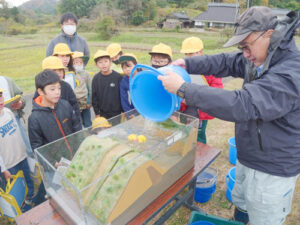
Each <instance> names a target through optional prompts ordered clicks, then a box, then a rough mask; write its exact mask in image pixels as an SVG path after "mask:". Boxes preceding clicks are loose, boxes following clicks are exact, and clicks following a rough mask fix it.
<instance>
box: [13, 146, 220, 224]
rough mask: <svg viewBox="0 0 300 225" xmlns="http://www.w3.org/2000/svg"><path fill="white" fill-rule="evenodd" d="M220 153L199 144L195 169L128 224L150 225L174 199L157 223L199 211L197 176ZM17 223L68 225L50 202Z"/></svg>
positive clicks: (18, 219) (19, 218)
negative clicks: (185, 210) (182, 212)
mask: <svg viewBox="0 0 300 225" xmlns="http://www.w3.org/2000/svg"><path fill="white" fill-rule="evenodd" d="M219 154H220V150H218V149H215V148H212V147H209V146H208V145H205V144H202V143H198V145H197V148H196V158H195V164H194V168H192V169H191V170H189V171H188V172H187V173H186V174H185V175H183V176H182V177H181V178H180V179H178V180H177V181H176V182H175V183H174V184H173V185H172V186H171V187H169V188H168V189H167V190H166V191H165V192H164V193H162V194H161V195H160V196H159V197H158V198H157V199H155V200H154V201H153V202H152V203H151V204H150V205H149V206H148V207H147V208H145V209H144V210H143V211H142V212H141V213H139V214H138V215H137V216H136V217H135V218H134V219H132V220H131V221H130V222H129V223H128V225H137V224H145V223H147V222H148V221H150V220H151V219H152V218H153V217H154V216H156V215H157V214H158V213H159V212H160V211H161V210H162V209H163V208H165V207H166V206H167V205H168V204H170V203H171V202H172V201H174V200H176V203H175V204H174V205H173V206H172V207H171V208H170V209H169V210H168V211H167V212H165V213H164V215H163V216H162V217H161V218H159V219H158V220H157V221H156V222H155V224H163V223H164V221H166V220H167V219H168V218H169V217H170V216H171V215H172V214H173V213H174V212H175V211H176V210H177V209H178V208H179V207H181V206H182V205H184V206H186V207H188V208H189V209H191V210H195V209H198V208H196V207H195V206H194V205H193V198H194V186H195V182H196V177H197V175H198V174H199V173H201V172H202V171H203V170H204V169H205V168H207V167H208V166H209V165H210V164H211V163H212V162H213V161H214V160H215V159H216V157H217V156H218V155H219ZM186 187H188V191H186V192H185V194H184V195H182V196H179V195H180V193H181V192H183V190H185V189H186ZM198 210H199V209H198ZM16 222H17V224H20V225H67V224H66V222H65V221H64V220H63V218H62V217H61V216H60V215H59V214H58V213H57V212H56V211H55V210H54V208H53V207H52V206H51V205H50V204H49V200H47V201H46V202H44V203H42V204H40V205H38V206H37V207H35V208H33V209H32V210H30V211H28V212H26V213H24V214H22V215H21V216H19V217H17V218H16Z"/></svg>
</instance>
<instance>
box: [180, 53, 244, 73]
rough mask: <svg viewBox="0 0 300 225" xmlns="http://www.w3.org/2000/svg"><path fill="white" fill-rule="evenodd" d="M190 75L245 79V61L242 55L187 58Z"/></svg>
mask: <svg viewBox="0 0 300 225" xmlns="http://www.w3.org/2000/svg"><path fill="white" fill-rule="evenodd" d="M185 64H186V70H187V72H188V73H189V74H201V75H214V76H215V77H227V76H233V77H242V78H243V77H244V75H245V59H244V57H243V54H242V53H232V54H228V53H223V54H218V55H210V56H207V55H204V56H194V57H191V58H185Z"/></svg>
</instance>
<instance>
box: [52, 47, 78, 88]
mask: <svg viewBox="0 0 300 225" xmlns="http://www.w3.org/2000/svg"><path fill="white" fill-rule="evenodd" d="M72 55H73V52H71V50H70V48H69V46H68V45H67V44H65V43H58V44H57V45H55V47H54V50H53V56H57V57H58V58H60V60H61V62H62V63H63V65H64V67H65V76H64V80H65V81H66V82H67V83H68V84H70V85H71V87H72V89H73V90H74V89H75V87H76V81H75V72H74V71H75V70H74V67H73V60H72Z"/></svg>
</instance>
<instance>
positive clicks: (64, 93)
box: [33, 80, 81, 119]
mask: <svg viewBox="0 0 300 225" xmlns="http://www.w3.org/2000/svg"><path fill="white" fill-rule="evenodd" d="M60 84H61V94H60V98H61V99H64V100H66V101H68V102H69V103H70V105H71V106H72V107H73V110H74V112H75V114H76V116H77V117H78V119H80V118H81V114H80V109H79V105H78V102H77V99H76V95H75V93H74V91H73V89H72V88H71V86H70V85H69V84H68V83H67V82H65V81H63V80H62V81H61V82H60ZM37 96H39V94H38V92H37V91H36V92H35V93H34V96H33V99H35V98H36V97H37Z"/></svg>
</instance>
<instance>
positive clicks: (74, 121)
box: [70, 106, 82, 133]
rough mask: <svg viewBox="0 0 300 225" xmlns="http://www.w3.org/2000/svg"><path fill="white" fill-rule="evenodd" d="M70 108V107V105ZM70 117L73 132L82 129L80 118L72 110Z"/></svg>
mask: <svg viewBox="0 0 300 225" xmlns="http://www.w3.org/2000/svg"><path fill="white" fill-rule="evenodd" d="M70 107H71V106H70ZM70 109H72V107H71V108H70ZM71 119H72V127H73V133H75V132H77V131H80V130H81V129H82V125H81V122H80V118H78V117H77V115H76V114H75V112H74V111H73V112H72V118H71Z"/></svg>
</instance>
